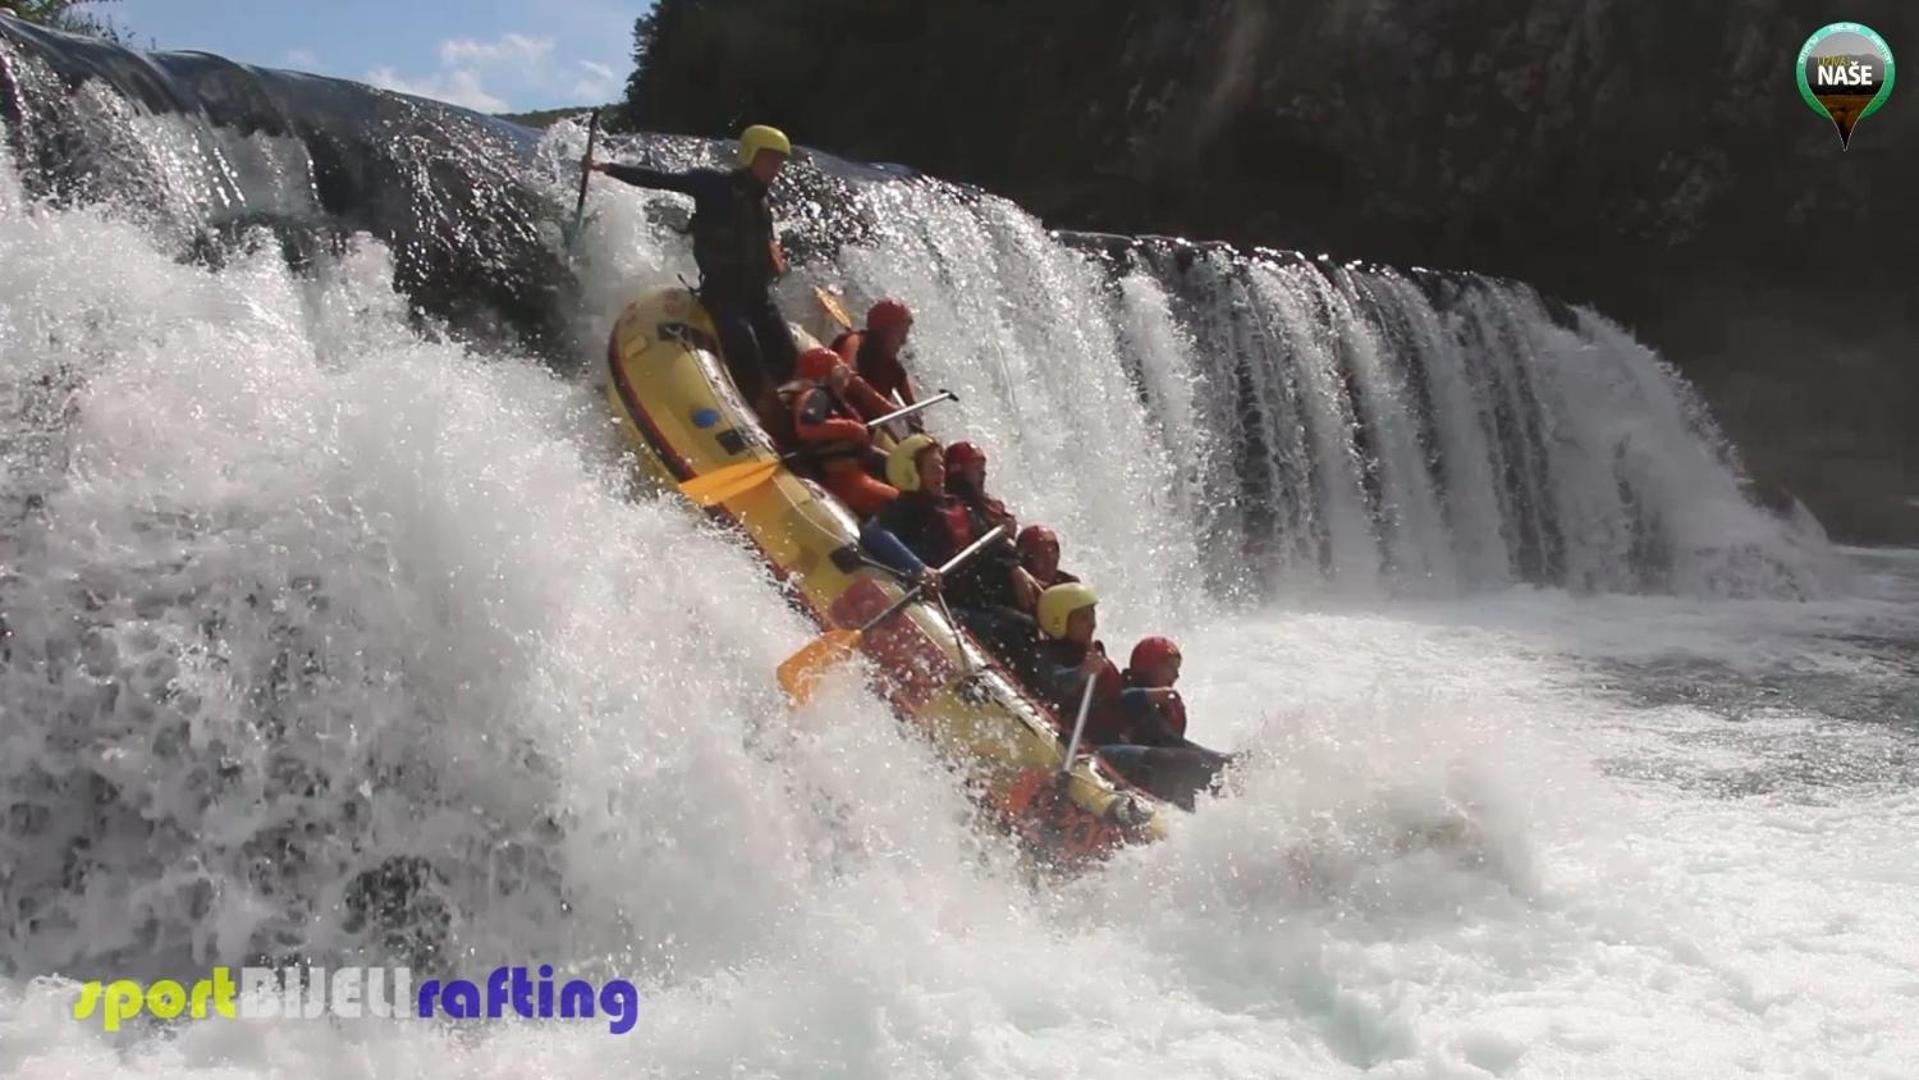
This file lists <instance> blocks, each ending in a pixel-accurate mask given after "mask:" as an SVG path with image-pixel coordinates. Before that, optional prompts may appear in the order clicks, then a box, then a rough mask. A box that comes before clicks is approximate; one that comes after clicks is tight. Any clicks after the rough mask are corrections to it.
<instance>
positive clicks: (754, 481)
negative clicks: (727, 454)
mask: <svg viewBox="0 0 1919 1080" xmlns="http://www.w3.org/2000/svg"><path fill="white" fill-rule="evenodd" d="M779 468H780V463H779V461H778V459H774V460H771V461H743V462H741V463H739V464H738V465H728V466H727V467H726V468H724V469H715V470H713V471H712V472H710V473H707V474H706V475H705V476H696V477H694V478H693V479H691V480H688V481H687V482H686V483H684V484H681V485H680V494H682V495H685V496H686V497H687V498H689V499H692V500H693V501H694V502H696V503H698V504H700V505H701V506H712V505H714V504H716V503H722V502H725V501H726V500H728V499H730V498H732V497H733V496H735V495H738V494H740V493H741V492H743V491H748V490H751V489H752V488H756V487H758V486H760V485H761V484H764V483H766V482H767V481H768V480H771V479H773V474H774V473H776V472H778V471H779Z"/></svg>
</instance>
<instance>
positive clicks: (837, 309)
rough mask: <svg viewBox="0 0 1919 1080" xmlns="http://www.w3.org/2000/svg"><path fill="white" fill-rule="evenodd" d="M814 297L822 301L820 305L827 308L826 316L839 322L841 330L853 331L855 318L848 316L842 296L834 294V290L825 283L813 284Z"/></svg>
mask: <svg viewBox="0 0 1919 1080" xmlns="http://www.w3.org/2000/svg"><path fill="white" fill-rule="evenodd" d="M813 297H814V298H815V299H817V300H818V301H819V302H820V307H821V308H822V309H824V310H825V312H826V317H827V318H829V319H831V320H833V322H834V323H836V324H838V326H839V328H840V329H841V330H847V331H851V330H852V329H853V320H852V319H851V318H849V317H848V316H847V314H846V307H845V305H843V304H841V303H840V298H839V297H838V296H836V295H834V294H833V292H832V290H830V289H828V288H827V287H826V286H824V285H815V286H813Z"/></svg>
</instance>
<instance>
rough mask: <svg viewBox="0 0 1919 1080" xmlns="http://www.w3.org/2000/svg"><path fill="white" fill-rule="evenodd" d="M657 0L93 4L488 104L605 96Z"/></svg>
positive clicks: (175, 29) (144, 35) (189, 36)
mask: <svg viewBox="0 0 1919 1080" xmlns="http://www.w3.org/2000/svg"><path fill="white" fill-rule="evenodd" d="M652 6H653V3H652V0H538V2H537V3H535V2H529V0H517V2H513V3H509V2H507V0H384V2H379V0H333V2H331V3H310V2H306V3H302V2H298V0H119V2H117V3H110V4H101V5H99V6H98V7H97V8H96V9H95V10H97V11H98V12H100V13H101V14H103V15H108V16H110V17H111V18H112V19H113V21H114V24H115V25H116V26H119V27H121V28H122V29H124V30H126V31H129V32H131V34H132V35H133V37H134V39H135V40H136V41H137V42H138V44H139V45H141V46H142V47H145V46H146V45H147V44H148V42H149V40H151V41H152V43H153V44H155V45H157V46H158V47H159V48H161V49H204V50H206V51H207V52H214V53H219V54H220V55H222V56H225V57H228V58H230V59H233V60H239V61H241V62H243V63H248V64H256V65H259V66H261V67H278V68H292V69H295V70H298V71H311V72H315V73H318V74H321V75H337V76H340V77H342V78H347V79H358V80H360V81H362V82H369V83H373V84H375V85H378V86H384V87H386V88H388V89H391V90H403V91H405V92H407V93H410V94H419V95H421V96H423V97H433V98H440V99H442V100H445V101H451V102H453V103H455V104H458V105H465V106H467V107H469V108H474V109H479V110H481V111H483V112H503V111H519V110H523V109H546V108H557V107H559V106H563V105H598V104H603V103H605V102H608V101H612V100H614V99H616V98H618V97H619V95H620V93H621V91H622V89H623V88H624V86H625V84H626V77H627V75H628V74H629V73H630V72H631V71H632V69H633V59H632V52H633V20H634V19H636V18H638V17H639V16H640V15H641V14H643V13H645V12H646V11H647V10H648V9H649V8H651V7H652Z"/></svg>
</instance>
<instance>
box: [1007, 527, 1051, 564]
mask: <svg viewBox="0 0 1919 1080" xmlns="http://www.w3.org/2000/svg"><path fill="white" fill-rule="evenodd" d="M1015 543H1016V544H1017V545H1018V547H1019V553H1020V556H1021V557H1022V558H1024V557H1026V556H1027V555H1030V554H1032V553H1033V552H1034V551H1036V550H1038V549H1039V546H1040V545H1041V544H1046V545H1050V546H1051V547H1052V548H1053V550H1055V551H1058V550H1059V534H1058V533H1055V532H1054V531H1053V530H1051V529H1049V528H1047V527H1046V526H1044V525H1028V526H1027V527H1025V528H1024V529H1021V530H1020V531H1019V539H1018V540H1016V541H1015Z"/></svg>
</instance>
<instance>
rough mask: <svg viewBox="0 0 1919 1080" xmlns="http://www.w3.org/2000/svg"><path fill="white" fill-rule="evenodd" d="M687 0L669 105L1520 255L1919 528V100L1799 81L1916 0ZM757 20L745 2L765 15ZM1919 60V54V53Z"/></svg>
mask: <svg viewBox="0 0 1919 1080" xmlns="http://www.w3.org/2000/svg"><path fill="white" fill-rule="evenodd" d="M786 7H787V5H778V4H773V3H768V2H762V0H691V2H685V0H683V2H677V3H676V2H675V0H665V3H664V4H663V6H662V10H663V11H666V10H667V9H669V8H670V9H673V10H672V11H671V12H670V15H671V16H672V17H671V18H665V19H662V20H661V21H660V32H659V34H658V36H657V38H656V40H655V41H654V42H653V46H652V49H651V51H650V53H649V57H648V60H649V63H648V66H647V67H646V68H645V69H644V70H642V72H641V73H640V75H639V76H638V77H637V78H636V79H635V84H634V90H635V94H634V99H633V101H632V102H631V108H632V110H633V113H634V116H635V119H636V121H637V122H638V123H640V124H641V125H643V126H647V127H653V128H659V129H664V130H680V131H688V132H699V133H719V132H724V131H726V130H728V129H729V128H731V127H734V126H737V124H739V123H741V122H743V121H745V120H746V119H748V118H749V117H750V118H752V119H768V120H772V121H775V122H782V123H786V124H788V125H789V126H791V127H792V128H793V129H794V131H793V133H794V134H795V136H796V137H798V138H800V139H801V140H802V141H804V142H807V143H808V144H810V145H817V146H820V147H822V148H825V149H829V150H833V151H836V152H841V153H845V154H848V155H851V156H856V157H865V158H869V159H877V160H897V161H906V162H910V163H912V164H913V165H914V166H916V167H919V168H921V169H923V170H925V171H927V172H932V173H937V174H939V175H942V176H946V177H949V178H954V179H962V180H970V181H973V182H976V183H980V184H982V185H984V186H987V187H990V188H992V189H994V190H996V191H1000V192H1002V193H1004V194H1007V195H1009V196H1010V197H1012V198H1015V199H1017V200H1018V201H1020V202H1021V203H1022V204H1023V205H1025V206H1027V207H1028V208H1029V209H1031V210H1033V211H1034V212H1036V213H1038V214H1040V215H1041V216H1042V217H1043V218H1045V219H1046V220H1047V221H1048V222H1049V223H1052V224H1055V225H1058V226H1062V227H1073V228H1085V229H1096V230H1104V231H1116V232H1131V233H1145V232H1167V233H1177V234H1181V235H1186V236H1192V237H1197V238H1207V239H1226V240H1232V241H1235V242H1240V243H1251V244H1266V245H1272V246H1277V247H1285V248H1295V249H1303V250H1308V251H1322V250H1323V251H1330V252H1333V253H1335V254H1337V255H1340V256H1342V257H1344V256H1355V257H1367V258H1374V259H1380V260H1385V261H1391V262H1397V263H1401V264H1407V265H1436V266H1452V267H1470V268H1473V269H1478V270H1483V271H1487V272H1491V273H1496V274H1504V275H1511V276H1514V277H1519V278H1524V279H1526V280H1528V281H1531V282H1533V283H1534V284H1536V285H1538V286H1539V287H1540V288H1541V289H1543V290H1544V291H1546V292H1548V293H1551V294H1555V295H1557V296H1559V297H1561V298H1563V299H1566V300H1571V301H1576V302H1585V303H1591V304H1593V305H1595V306H1597V307H1599V308H1600V309H1602V310H1604V311H1606V312H1607V313H1609V314H1611V315H1613V316H1614V317H1616V318H1619V319H1621V320H1622V321H1624V322H1626V323H1627V324H1629V325H1631V326H1632V327H1633V328H1634V330H1635V331H1636V332H1638V333H1639V334H1640V335H1641V336H1642V337H1643V338H1645V339H1646V340H1647V341H1648V342H1650V343H1651V344H1653V345H1655V346H1657V347H1659V348H1660V349H1661V350H1662V351H1664V352H1665V353H1666V354H1667V355H1668V356H1669V357H1670V358H1671V359H1672V360H1673V361H1674V362H1675V363H1676V364H1678V365H1679V366H1680V367H1681V368H1682V369H1683V370H1684V371H1685V372H1686V373H1687V375H1688V376H1690V377H1691V378H1692V379H1693V380H1694V381H1695V382H1696V383H1697V384H1698V385H1699V386H1700V388H1701V389H1702V390H1703V391H1704V392H1705V394H1706V395H1707V397H1708V399H1709V400H1710V401H1711V402H1712V404H1713V406H1714V409H1715V412H1716V413H1717V415H1718V416H1719V417H1720V419H1721V422H1722V423H1723V425H1724V426H1725V427H1726V429H1727V430H1728V432H1729V433H1730V434H1731V435H1732V436H1733V438H1734V439H1735V440H1736V441H1737V442H1738V443H1739V445H1740V447H1741V450H1742V452H1743V454H1744V456H1745V459H1746V461H1747V463H1748V464H1749V466H1750V467H1751V470H1752V472H1753V473H1754V474H1755V476H1756V477H1757V478H1758V479H1759V480H1760V481H1761V482H1762V483H1767V484H1771V485H1777V486H1782V487H1784V488H1786V489H1789V490H1790V491H1791V492H1793V493H1794V494H1796V495H1798V496H1800V497H1801V498H1803V499H1804V500H1805V501H1806V502H1807V503H1808V505H1810V506H1811V507H1812V508H1813V509H1814V510H1815V512H1817V513H1818V514H1819V515H1820V517H1821V518H1822V520H1824V521H1825V522H1826V524H1827V525H1828V526H1829V528H1831V529H1832V531H1833V532H1834V534H1835V535H1836V536H1839V537H1842V538H1851V539H1857V540H1867V541H1900V540H1903V541H1907V542H1911V541H1915V540H1919V505H1915V504H1914V502H1913V500H1915V499H1919V361H1915V360H1914V359H1913V358H1914V356H1915V355H1919V209H1916V208H1915V207H1914V205H1913V199H1914V195H1915V193H1919V107H1915V106H1913V105H1912V104H1911V103H1910V102H1908V101H1906V100H1904V99H1905V98H1906V97H1908V96H1910V93H1911V91H1910V90H1907V89H1906V88H1904V87H1898V86H1895V88H1894V90H1893V97H1892V99H1891V101H1890V102H1889V103H1888V104H1887V105H1886V106H1885V107H1884V108H1883V109H1882V110H1881V111H1879V112H1878V113H1877V114H1875V115H1874V116H1872V117H1870V118H1868V119H1866V120H1865V121H1864V122H1863V123H1862V124H1861V125H1860V126H1859V129H1858V132H1857V134H1856V135H1855V137H1854V139H1853V142H1852V147H1851V149H1850V151H1847V152H1841V149H1840V145H1839V138H1838V135H1837V132H1836V131H1835V130H1834V128H1833V125H1832V124H1831V123H1830V122H1829V121H1827V120H1825V119H1823V118H1821V117H1818V116H1815V115H1814V114H1813V113H1812V112H1811V111H1810V110H1809V109H1808V108H1807V107H1806V105H1805V103H1804V101H1803V100H1801V98H1800V96H1799V93H1798V90H1797V87H1796V84H1795V82H1794V76H1793V65H1794V60H1795V58H1796V56H1797V53H1798V50H1799V47H1800V45H1801V44H1802V43H1803V42H1804V40H1805V39H1806V37H1807V36H1808V35H1809V34H1810V33H1811V32H1812V31H1813V30H1814V29H1816V28H1817V27H1818V26H1820V25H1822V24H1823V23H1825V22H1827V21H1831V20H1833V19H1839V18H1845V19H1852V20H1856V21H1861V22H1864V23H1866V24H1867V25H1869V26H1872V27H1873V28H1874V29H1876V30H1878V31H1879V32H1880V33H1881V34H1882V35H1883V36H1885V38H1886V39H1887V40H1888V41H1889V42H1890V44H1891V45H1892V47H1893V49H1894V50H1895V53H1897V51H1898V50H1899V49H1900V48H1901V44H1902V42H1919V36H1915V35H1913V34H1910V33H1908V32H1907V31H1908V29H1909V28H1911V27H1913V26H1914V24H1915V23H1916V22H1919V18H1916V17H1915V12H1914V11H1913V10H1912V9H1911V7H1910V4H1909V3H1906V2H1905V0H1861V2H1859V3H1855V4H1851V5H1849V6H1848V7H1847V8H1846V9H1845V10H1844V11H1839V10H1836V9H1835V10H1834V11H1832V12H1818V13H1813V14H1807V13H1804V12H1802V11H1800V10H1797V8H1798V6H1796V5H1789V4H1787V3H1785V2H1784V0H1710V2H1709V0H1669V2H1666V3H1659V4H1640V3H1624V2H1614V0H1536V2H1532V3H1526V4H1521V3H1517V2H1516V0H1474V2H1471V3H1468V2H1466V0H1371V2H1368V3H1359V2H1344V0H1263V2H1262V0H1188V2H1184V3H1176V4H1114V3H1091V2H1088V0H1055V2H1051V3H1046V4H1013V3H995V2H989V0H937V2H936V0H895V2H892V3H886V4H880V3H875V2H873V0H820V2H818V3H815V4H809V5H805V10H804V11H803V12H802V11H790V10H783V9H785V8H786ZM749 28H750V29H749ZM1914 55H1919V53H1915V54H1914Z"/></svg>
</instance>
